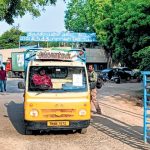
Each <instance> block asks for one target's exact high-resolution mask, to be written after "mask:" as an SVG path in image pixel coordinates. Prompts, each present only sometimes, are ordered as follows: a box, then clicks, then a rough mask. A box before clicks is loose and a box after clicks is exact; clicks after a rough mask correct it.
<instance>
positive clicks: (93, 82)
mask: <svg viewBox="0 0 150 150" xmlns="http://www.w3.org/2000/svg"><path fill="white" fill-rule="evenodd" d="M88 76H89V83H90V94H91V103H93V104H94V106H95V109H96V111H97V113H98V114H102V112H101V108H100V106H99V104H98V101H97V99H96V97H97V90H96V82H97V73H96V72H95V71H94V67H93V65H89V72H88Z"/></svg>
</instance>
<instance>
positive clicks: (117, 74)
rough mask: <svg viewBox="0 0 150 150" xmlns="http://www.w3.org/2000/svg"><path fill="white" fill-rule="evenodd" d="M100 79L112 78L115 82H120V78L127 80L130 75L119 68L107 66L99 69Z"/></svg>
mask: <svg viewBox="0 0 150 150" xmlns="http://www.w3.org/2000/svg"><path fill="white" fill-rule="evenodd" d="M100 75H101V76H102V79H103V80H104V81H107V80H113V81H114V82H116V83H120V80H121V79H125V80H127V81H129V80H130V79H131V75H130V74H129V73H127V72H125V71H124V70H122V69H120V68H108V69H104V70H102V71H101V74H100Z"/></svg>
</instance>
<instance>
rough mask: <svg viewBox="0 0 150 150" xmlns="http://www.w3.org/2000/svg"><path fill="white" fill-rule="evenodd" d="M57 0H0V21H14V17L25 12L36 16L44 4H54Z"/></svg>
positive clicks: (9, 22)
mask: <svg viewBox="0 0 150 150" xmlns="http://www.w3.org/2000/svg"><path fill="white" fill-rule="evenodd" d="M56 1H57V0H0V21H3V20H4V21H6V22H7V23H8V24H12V23H14V18H15V17H18V16H20V17H22V16H24V15H25V14H26V13H30V14H31V15H33V16H35V17H38V16H40V12H41V11H42V10H44V6H47V5H51V4H56Z"/></svg>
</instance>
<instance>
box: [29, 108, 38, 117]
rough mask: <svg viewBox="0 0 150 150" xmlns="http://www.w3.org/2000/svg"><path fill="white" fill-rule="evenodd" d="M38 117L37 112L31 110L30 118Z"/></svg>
mask: <svg viewBox="0 0 150 150" xmlns="http://www.w3.org/2000/svg"><path fill="white" fill-rule="evenodd" d="M38 115H39V113H38V111H37V110H35V109H34V110H31V111H30V116H32V117H37V116H38Z"/></svg>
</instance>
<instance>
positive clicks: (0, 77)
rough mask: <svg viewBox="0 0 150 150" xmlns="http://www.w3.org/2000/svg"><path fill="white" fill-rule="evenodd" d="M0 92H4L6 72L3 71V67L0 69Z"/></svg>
mask: <svg viewBox="0 0 150 150" xmlns="http://www.w3.org/2000/svg"><path fill="white" fill-rule="evenodd" d="M0 69H1V70H0V92H3V91H6V80H7V76H6V71H5V70H4V69H3V67H0Z"/></svg>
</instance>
